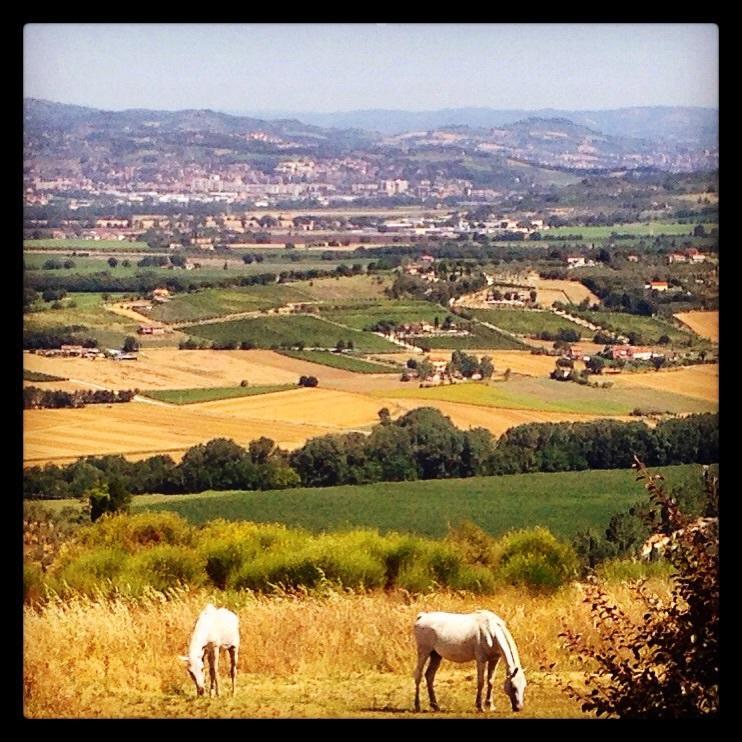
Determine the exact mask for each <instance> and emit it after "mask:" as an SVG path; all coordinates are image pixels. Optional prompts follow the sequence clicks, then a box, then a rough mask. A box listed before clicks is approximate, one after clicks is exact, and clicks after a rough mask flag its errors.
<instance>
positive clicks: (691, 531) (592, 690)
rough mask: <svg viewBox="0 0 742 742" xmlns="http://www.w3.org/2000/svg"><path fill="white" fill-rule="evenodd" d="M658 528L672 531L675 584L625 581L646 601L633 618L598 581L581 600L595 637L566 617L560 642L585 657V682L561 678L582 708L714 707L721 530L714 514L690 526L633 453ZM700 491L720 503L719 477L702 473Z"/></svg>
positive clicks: (680, 712)
mask: <svg viewBox="0 0 742 742" xmlns="http://www.w3.org/2000/svg"><path fill="white" fill-rule="evenodd" d="M636 467H637V468H638V469H639V471H640V475H639V478H640V479H642V480H643V481H644V482H645V487H646V489H647V490H648V491H649V500H650V505H651V513H652V515H653V517H654V521H655V523H658V524H659V530H660V532H664V533H667V534H672V539H671V541H670V546H669V548H668V550H667V556H666V558H667V560H668V561H669V562H670V563H671V564H672V566H673V568H674V573H673V576H672V581H673V589H672V593H671V594H670V596H669V598H662V597H660V596H658V595H656V594H654V593H652V592H651V591H650V590H648V589H647V588H646V586H645V585H644V584H643V583H641V582H639V583H635V584H634V585H632V586H631V590H632V591H633V593H634V595H635V596H636V598H637V599H638V600H639V601H640V603H641V604H642V605H643V606H644V612H643V615H642V616H641V619H640V620H639V621H635V620H634V619H632V618H630V617H629V616H628V615H627V614H626V613H625V612H624V611H623V610H622V609H621V607H620V606H618V605H616V603H615V602H614V601H613V599H612V598H611V597H610V596H609V595H608V593H607V592H606V590H605V589H604V588H603V587H602V586H601V585H600V584H599V583H598V582H597V581H591V582H589V583H588V585H587V587H586V592H585V601H584V602H585V603H587V604H588V605H589V607H590V611H591V613H592V615H593V618H594V622H595V627H596V629H597V637H596V638H594V639H588V638H587V637H585V636H583V635H581V634H580V633H578V632H576V631H574V630H573V629H572V628H570V627H569V626H567V625H566V624H565V627H564V631H563V632H562V633H561V634H560V636H561V637H562V639H563V642H564V646H565V648H566V649H567V650H568V651H569V652H570V653H571V654H573V655H576V656H577V657H578V658H579V659H580V661H581V662H583V663H585V664H586V666H587V667H588V671H587V673H586V676H585V687H584V688H582V687H580V688H578V687H576V686H574V685H572V684H571V683H564V682H560V684H561V685H562V688H563V690H564V691H565V692H566V693H567V694H568V695H570V696H571V697H572V698H575V699H577V700H578V701H580V702H581V703H582V709H583V710H584V711H591V712H594V713H595V714H596V715H597V716H602V715H610V716H617V717H619V718H643V719H679V718H711V717H716V716H718V714H719V672H720V648H719V564H718V561H719V534H718V520H716V521H715V523H714V521H712V522H711V523H710V524H709V527H708V528H706V529H703V530H702V529H700V528H697V527H694V526H693V524H692V521H691V517H690V516H689V515H688V514H686V513H684V512H683V511H682V510H681V508H680V507H679V506H678V503H677V502H676V501H675V499H674V498H673V497H671V496H669V495H667V494H666V492H665V490H664V487H663V486H662V484H661V483H660V482H661V479H662V478H661V476H659V475H654V476H653V475H650V474H649V472H648V471H647V470H646V468H645V466H644V464H643V463H642V462H641V461H639V460H638V459H637V461H636ZM706 495H707V497H706V499H707V501H708V503H709V504H710V506H714V507H718V479H716V478H715V477H711V476H707V477H706Z"/></svg>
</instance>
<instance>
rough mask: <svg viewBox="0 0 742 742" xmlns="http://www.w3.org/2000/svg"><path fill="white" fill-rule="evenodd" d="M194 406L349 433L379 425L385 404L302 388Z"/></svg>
mask: <svg viewBox="0 0 742 742" xmlns="http://www.w3.org/2000/svg"><path fill="white" fill-rule="evenodd" d="M194 406H196V407H198V409H199V411H201V410H204V411H208V412H209V413H211V414H217V415H222V416H224V417H227V416H229V417H236V418H237V417H239V418H245V419H249V420H265V421H266V422H268V421H274V420H275V421H280V422H292V423H301V424H306V425H314V424H316V423H318V422H320V421H321V426H322V427H323V428H336V429H340V430H347V429H349V428H354V427H359V426H367V425H372V424H375V423H378V422H379V416H378V411H379V410H380V409H381V407H383V404H381V403H380V402H379V400H378V399H375V398H373V397H369V396H366V395H363V394H353V393H350V392H339V391H334V390H331V389H322V388H316V389H306V388H300V389H291V390H289V391H286V392H281V393H280V394H261V395H258V396H255V397H240V398H237V399H220V400H217V401H215V402H204V403H202V404H199V405H194Z"/></svg>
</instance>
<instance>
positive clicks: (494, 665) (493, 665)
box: [484, 655, 500, 711]
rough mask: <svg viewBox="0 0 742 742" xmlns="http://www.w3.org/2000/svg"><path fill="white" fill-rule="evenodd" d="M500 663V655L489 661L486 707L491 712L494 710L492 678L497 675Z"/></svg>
mask: <svg viewBox="0 0 742 742" xmlns="http://www.w3.org/2000/svg"><path fill="white" fill-rule="evenodd" d="M499 661H500V656H499V655H497V656H495V657H493V658H492V659H490V660H488V661H487V697H486V698H485V700H484V707H485V708H486V709H489V710H490V711H492V710H493V709H494V705H493V703H492V676H493V675H494V674H495V669H496V668H497V663H498V662H499Z"/></svg>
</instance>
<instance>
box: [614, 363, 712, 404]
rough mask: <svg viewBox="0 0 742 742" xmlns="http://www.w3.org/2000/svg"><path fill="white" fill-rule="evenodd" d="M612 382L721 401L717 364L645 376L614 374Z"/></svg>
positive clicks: (619, 384)
mask: <svg viewBox="0 0 742 742" xmlns="http://www.w3.org/2000/svg"><path fill="white" fill-rule="evenodd" d="M610 380H611V381H612V382H614V384H616V386H621V385H625V386H635V387H645V388H647V389H656V390H657V391H663V392H674V393H675V394H683V395H685V396H686V397H693V398H694V399H703V400H705V401H707V402H718V401H719V366H718V364H716V363H714V364H711V363H707V364H703V365H698V366H686V367H685V368H668V369H662V370H661V371H647V372H646V373H643V374H637V373H634V374H629V373H624V374H612V375H611V376H610Z"/></svg>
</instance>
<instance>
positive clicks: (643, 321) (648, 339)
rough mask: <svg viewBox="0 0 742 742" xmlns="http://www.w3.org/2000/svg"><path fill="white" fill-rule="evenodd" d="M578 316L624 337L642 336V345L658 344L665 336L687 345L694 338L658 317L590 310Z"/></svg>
mask: <svg viewBox="0 0 742 742" xmlns="http://www.w3.org/2000/svg"><path fill="white" fill-rule="evenodd" d="M577 314H578V316H580V317H584V318H585V319H587V320H589V321H590V322H592V323H593V324H596V325H599V326H601V327H605V328H607V329H613V330H614V331H615V332H619V333H621V334H622V335H628V333H630V332H637V333H639V334H640V335H641V342H640V344H646V345H653V344H656V343H657V342H658V340H659V339H660V338H661V337H662V336H663V335H667V336H668V337H669V338H670V341H671V342H672V343H677V344H685V343H687V341H688V340H689V339H691V338H692V337H693V335H692V334H691V333H690V332H687V331H684V330H679V329H678V328H677V327H675V326H674V325H672V324H670V323H669V322H665V321H664V320H661V319H657V318H656V317H642V316H640V315H638V314H627V313H626V312H593V311H590V310H579V311H578V312H577Z"/></svg>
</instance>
